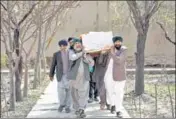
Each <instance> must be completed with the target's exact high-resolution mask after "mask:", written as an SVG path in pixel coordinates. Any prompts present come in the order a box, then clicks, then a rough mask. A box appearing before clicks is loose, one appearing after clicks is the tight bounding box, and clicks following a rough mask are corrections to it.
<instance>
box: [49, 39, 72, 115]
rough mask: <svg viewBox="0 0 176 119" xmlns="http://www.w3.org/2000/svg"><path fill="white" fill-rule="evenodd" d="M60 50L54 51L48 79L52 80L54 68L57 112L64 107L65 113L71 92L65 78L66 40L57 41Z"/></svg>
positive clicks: (68, 109) (67, 110)
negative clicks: (58, 103)
mask: <svg viewBox="0 0 176 119" xmlns="http://www.w3.org/2000/svg"><path fill="white" fill-rule="evenodd" d="M58 44H59V47H60V50H59V51H57V52H56V53H54V55H53V61H52V65H51V69H50V74H49V75H50V80H51V81H52V80H53V77H54V72H55V69H56V77H57V82H58V83H57V89H58V99H59V102H60V106H59V108H58V111H59V112H62V111H63V109H64V108H65V111H66V113H70V111H71V110H70V106H71V92H70V88H69V81H68V79H67V73H68V63H69V59H68V50H67V41H66V40H61V41H59V43H58Z"/></svg>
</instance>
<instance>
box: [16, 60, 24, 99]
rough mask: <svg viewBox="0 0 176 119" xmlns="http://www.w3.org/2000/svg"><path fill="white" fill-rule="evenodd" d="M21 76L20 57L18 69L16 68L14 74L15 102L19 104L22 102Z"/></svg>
mask: <svg viewBox="0 0 176 119" xmlns="http://www.w3.org/2000/svg"><path fill="white" fill-rule="evenodd" d="M21 75H22V57H20V61H19V67H18V68H17V70H16V72H15V78H16V81H15V85H16V87H15V90H16V101H17V102H20V101H22V100H23V97H22V94H21V77H22V76H21Z"/></svg>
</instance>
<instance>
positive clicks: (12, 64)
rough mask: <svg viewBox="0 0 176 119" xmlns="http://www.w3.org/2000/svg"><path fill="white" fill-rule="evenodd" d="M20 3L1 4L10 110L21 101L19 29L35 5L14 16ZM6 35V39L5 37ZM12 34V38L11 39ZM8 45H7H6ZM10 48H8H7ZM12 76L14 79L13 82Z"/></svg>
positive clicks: (7, 2)
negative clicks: (8, 74)
mask: <svg viewBox="0 0 176 119" xmlns="http://www.w3.org/2000/svg"><path fill="white" fill-rule="evenodd" d="M20 4H21V3H20V2H17V1H14V2H9V1H6V2H1V6H2V8H3V9H2V10H3V11H4V14H3V15H2V18H1V19H3V20H2V27H3V28H4V30H3V34H2V35H3V36H4V41H5V42H4V44H5V48H6V54H7V56H8V60H9V70H10V75H11V81H10V82H11V83H10V85H11V88H10V110H15V101H22V94H21V80H22V45H23V43H22V42H21V43H20V35H21V34H20V33H21V28H22V26H23V25H24V24H23V23H24V21H26V20H27V18H28V17H29V15H30V14H31V12H32V11H33V10H34V8H35V6H36V4H37V3H36V4H34V5H33V6H32V7H31V8H30V9H29V10H28V11H25V12H26V13H24V11H23V13H24V14H22V13H21V14H19V15H16V14H15V10H14V8H15V6H20ZM7 34H8V37H7ZM12 34H13V37H12ZM8 44H9V45H8ZM8 46H10V47H8ZM14 75H15V79H16V80H14Z"/></svg>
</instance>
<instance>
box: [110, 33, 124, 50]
mask: <svg viewBox="0 0 176 119" xmlns="http://www.w3.org/2000/svg"><path fill="white" fill-rule="evenodd" d="M112 41H113V43H114V47H115V48H116V49H117V50H120V48H121V46H122V42H123V38H122V37H121V36H114V37H113V38H112Z"/></svg>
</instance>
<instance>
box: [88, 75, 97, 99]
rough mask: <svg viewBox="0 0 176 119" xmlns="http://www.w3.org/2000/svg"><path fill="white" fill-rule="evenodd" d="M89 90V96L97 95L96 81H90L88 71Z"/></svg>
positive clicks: (95, 96) (94, 96)
mask: <svg viewBox="0 0 176 119" xmlns="http://www.w3.org/2000/svg"><path fill="white" fill-rule="evenodd" d="M89 85H90V90H89V98H97V97H98V89H97V86H96V82H93V81H92V73H90V84H89Z"/></svg>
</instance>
